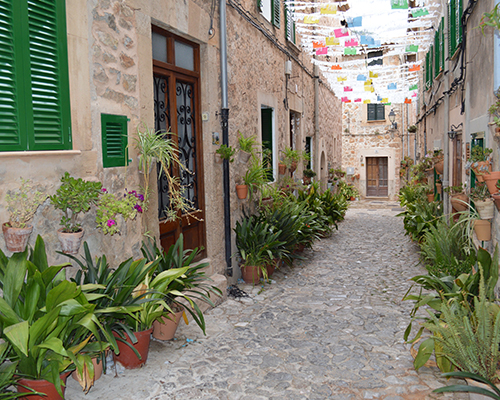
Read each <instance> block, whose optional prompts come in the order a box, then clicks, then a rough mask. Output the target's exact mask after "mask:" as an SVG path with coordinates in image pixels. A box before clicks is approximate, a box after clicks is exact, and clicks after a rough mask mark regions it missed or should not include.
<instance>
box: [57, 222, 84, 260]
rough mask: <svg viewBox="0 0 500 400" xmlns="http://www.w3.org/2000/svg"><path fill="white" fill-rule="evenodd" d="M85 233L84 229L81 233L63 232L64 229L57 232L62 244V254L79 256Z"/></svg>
mask: <svg viewBox="0 0 500 400" xmlns="http://www.w3.org/2000/svg"><path fill="white" fill-rule="evenodd" d="M84 234H85V231H84V230H83V229H82V230H80V231H79V232H70V233H68V232H63V228H61V229H59V230H58V231H57V238H58V239H59V242H60V243H61V248H62V252H63V253H65V254H77V253H78V250H80V245H81V244H82V240H83V235H84Z"/></svg>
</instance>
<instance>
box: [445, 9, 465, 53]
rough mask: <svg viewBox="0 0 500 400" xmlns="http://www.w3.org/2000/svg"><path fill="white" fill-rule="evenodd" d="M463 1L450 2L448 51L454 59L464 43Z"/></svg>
mask: <svg viewBox="0 0 500 400" xmlns="http://www.w3.org/2000/svg"><path fill="white" fill-rule="evenodd" d="M462 10H463V8H462V0H450V3H449V4H448V38H449V39H448V51H449V55H450V57H453V55H454V54H455V52H456V51H457V50H458V47H459V46H460V43H462V13H463V11H462Z"/></svg>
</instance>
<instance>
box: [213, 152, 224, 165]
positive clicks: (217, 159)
mask: <svg viewBox="0 0 500 400" xmlns="http://www.w3.org/2000/svg"><path fill="white" fill-rule="evenodd" d="M214 161H215V163H216V164H222V157H221V156H220V154H219V153H214Z"/></svg>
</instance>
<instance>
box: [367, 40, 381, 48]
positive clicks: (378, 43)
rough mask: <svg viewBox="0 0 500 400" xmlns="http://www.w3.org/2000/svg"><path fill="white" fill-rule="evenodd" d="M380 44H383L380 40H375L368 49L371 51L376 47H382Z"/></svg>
mask: <svg viewBox="0 0 500 400" xmlns="http://www.w3.org/2000/svg"><path fill="white" fill-rule="evenodd" d="M380 43H381V42H380V40H375V41H374V42H373V44H369V45H368V48H369V49H373V48H376V47H380Z"/></svg>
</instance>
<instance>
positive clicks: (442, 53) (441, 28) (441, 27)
mask: <svg viewBox="0 0 500 400" xmlns="http://www.w3.org/2000/svg"><path fill="white" fill-rule="evenodd" d="M444 56H445V49H444V17H443V18H441V24H439V68H440V70H441V71H444Z"/></svg>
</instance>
